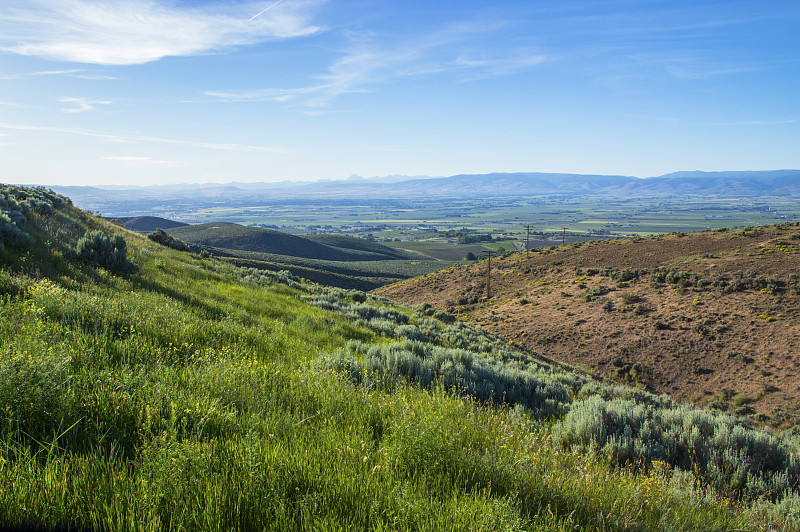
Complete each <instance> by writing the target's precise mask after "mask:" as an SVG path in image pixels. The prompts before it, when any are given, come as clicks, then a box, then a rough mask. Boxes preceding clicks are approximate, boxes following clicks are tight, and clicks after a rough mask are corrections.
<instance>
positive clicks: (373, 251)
mask: <svg viewBox="0 0 800 532" xmlns="http://www.w3.org/2000/svg"><path fill="white" fill-rule="evenodd" d="M168 232H169V233H170V235H172V236H173V237H175V238H178V239H179V240H181V241H183V242H186V243H188V244H192V245H197V246H201V247H203V248H204V249H206V250H208V251H210V252H212V253H214V254H215V255H216V256H218V257H220V258H221V259H223V260H226V261H228V262H230V263H232V264H235V265H238V266H242V267H246V268H257V269H261V270H270V271H280V270H288V271H290V272H291V273H292V274H293V275H298V276H300V277H303V278H305V279H308V280H310V281H313V282H317V283H321V284H325V285H329V286H338V287H341V288H355V289H359V290H371V289H373V288H376V287H378V286H383V285H385V284H389V283H394V282H397V281H400V280H402V279H408V278H409V277H415V276H417V275H422V274H425V273H429V272H431V271H435V270H438V269H441V268H443V267H447V266H450V265H452V264H453V263H454V262H455V261H446V260H436V259H434V258H432V257H427V256H424V255H420V254H417V253H413V252H408V251H404V250H399V249H393V248H390V247H387V246H383V245H381V244H379V243H377V242H371V241H369V240H366V239H363V238H355V237H350V236H344V235H307V236H306V237H300V236H295V235H290V234H287V233H281V232H279V231H273V230H271V229H262V228H258V227H245V226H242V225H238V224H232V223H224V222H217V223H210V224H202V225H190V226H185V227H178V228H174V229H170V230H169V231H168Z"/></svg>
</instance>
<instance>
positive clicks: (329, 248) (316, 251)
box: [168, 222, 408, 261]
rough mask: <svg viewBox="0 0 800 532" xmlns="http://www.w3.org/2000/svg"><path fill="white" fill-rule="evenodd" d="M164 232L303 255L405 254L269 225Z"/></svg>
mask: <svg viewBox="0 0 800 532" xmlns="http://www.w3.org/2000/svg"><path fill="white" fill-rule="evenodd" d="M168 232H169V234H171V235H172V236H174V237H175V238H178V239H180V240H183V241H184V242H187V243H189V244H198V245H201V246H207V247H214V248H220V249H227V250H237V251H250V252H255V253H269V254H272V255H285V256H290V257H298V258H303V259H316V260H329V261H371V260H393V259H401V258H402V259H407V258H408V254H403V253H401V252H398V251H396V250H394V249H392V248H388V247H385V246H381V245H380V244H376V243H366V241H364V242H361V241H360V239H356V238H352V237H349V238H348V237H333V238H326V237H324V236H323V237H321V238H320V237H316V238H304V237H300V236H295V235H290V234H288V233H281V232H280V231H274V230H272V229H263V228H260V227H245V226H243V225H239V224H234V223H228V222H214V223H207V224H199V225H187V226H183V227H176V228H171V229H169V231H168Z"/></svg>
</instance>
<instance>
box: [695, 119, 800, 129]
mask: <svg viewBox="0 0 800 532" xmlns="http://www.w3.org/2000/svg"><path fill="white" fill-rule="evenodd" d="M797 123H798V121H797V120H745V121H742V122H707V123H704V124H699V125H701V126H712V127H747V126H783V125H787V124H797Z"/></svg>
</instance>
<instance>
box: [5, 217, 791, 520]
mask: <svg viewBox="0 0 800 532" xmlns="http://www.w3.org/2000/svg"><path fill="white" fill-rule="evenodd" d="M60 216H61V217H60V218H58V219H55V218H45V217H42V218H39V217H34V216H31V217H30V224H29V229H30V231H31V234H33V235H34V236H35V238H36V239H37V244H36V245H35V246H34V247H32V248H30V249H27V250H25V249H11V248H9V251H8V252H7V253H6V255H4V257H3V258H2V269H0V528H2V527H4V526H12V527H26V526H37V527H44V528H54V527H65V526H70V525H71V526H75V527H79V528H81V529H92V530H115V531H116V530H154V531H155V530H232V529H233V530H265V529H269V530H563V531H567V530H576V529H579V530H748V529H754V530H755V529H764V528H769V529H774V530H778V529H785V527H789V526H794V525H791V523H788V522H787V521H785V520H783V518H779V517H775V514H777V513H778V512H777V511H776V510H775V507H774V505H769V504H766V503H763V504H750V503H749V502H744V503H741V504H739V503H731V501H730V500H728V499H725V498H722V497H719V496H717V495H715V494H714V493H713V492H710V491H708V490H706V489H704V488H703V487H702V486H700V485H697V484H696V483H695V479H694V478H693V477H690V478H688V479H686V480H685V481H682V479H683V478H684V477H682V476H680V475H677V474H674V473H673V472H672V471H671V470H669V468H658V467H652V468H647V469H644V468H641V467H636V466H635V465H631V466H622V467H620V466H617V465H615V463H614V462H613V461H612V460H611V459H610V458H609V457H608V456H606V455H605V454H604V453H602V452H593V451H590V452H587V453H581V452H578V451H565V450H564V449H562V447H561V446H560V445H557V444H556V443H554V440H553V437H552V428H551V423H553V421H547V420H543V419H536V418H535V417H534V416H533V415H532V414H531V413H530V412H529V411H527V410H526V409H524V408H517V407H513V405H507V404H503V403H502V401H501V402H499V403H498V402H488V403H481V402H478V401H477V400H475V399H472V398H470V397H469V396H466V395H464V394H462V393H459V391H458V390H457V389H453V388H445V387H444V386H442V385H436V384H435V383H434V384H433V385H431V386H427V387H422V386H420V385H416V384H414V383H413V381H407V380H404V379H403V378H402V377H398V378H397V379H392V380H386V381H380V380H377V381H376V380H372V381H370V382H369V383H366V382H362V383H360V384H359V383H353V382H351V381H350V380H349V379H348V378H346V377H345V376H344V375H340V374H339V373H337V372H334V371H331V370H328V369H325V368H324V367H323V366H321V365H320V364H319V363H318V361H319V360H320V357H323V356H324V354H325V353H334V352H337V351H339V350H343V349H347V346H348V342H350V341H353V340H355V341H358V342H360V343H362V344H365V345H367V346H369V345H370V344H374V346H376V347H377V346H387V345H388V344H391V343H392V342H393V341H394V340H393V339H392V337H391V336H383V335H381V334H379V333H378V332H376V330H375V329H373V328H370V327H369V323H364V322H363V320H356V319H352V318H348V317H346V316H345V314H343V313H341V312H337V311H333V310H326V309H323V308H320V307H319V306H312V305H310V304H309V301H310V300H311V299H310V298H311V296H312V295H313V294H315V293H318V294H319V293H321V294H325V293H330V292H328V291H324V290H318V289H315V288H312V287H307V288H304V289H299V290H298V289H293V288H289V287H287V286H284V285H280V284H270V283H269V282H266V283H260V282H255V281H253V282H248V281H247V280H245V279H243V276H242V275H241V274H240V272H238V271H237V270H236V269H235V268H234V267H232V266H230V265H227V264H225V263H221V262H219V261H216V260H213V259H202V258H200V257H197V256H195V255H191V254H188V253H184V252H178V251H174V250H170V249H166V248H163V247H161V246H158V245H157V244H155V243H154V242H151V241H149V240H147V239H145V238H143V237H141V236H139V235H135V234H133V233H129V232H124V231H122V230H120V229H119V228H115V227H114V226H112V225H110V224H106V223H104V222H102V221H100V220H97V219H95V218H93V217H86V216H85V215H84V214H82V213H80V212H79V211H77V210H75V209H72V208H70V209H67V210H66V211H64V214H63V215H60ZM71 220H72V221H80V223H81V224H84V225H85V226H86V227H87V228H90V229H95V228H99V229H104V230H106V231H107V232H109V233H111V232H114V231H117V232H119V233H120V234H124V236H125V238H126V240H127V242H128V251H129V256H130V257H131V258H132V259H133V260H134V261H135V262H136V264H137V265H138V266H139V271H138V272H137V273H135V274H131V275H129V276H127V277H123V276H118V275H113V274H111V273H109V272H107V271H105V270H102V269H94V268H92V267H91V266H88V265H85V264H82V263H80V262H78V261H77V260H76V259H73V258H70V257H69V256H68V255H69V253H68V252H67V250H68V249H69V246H70V245H72V246H74V244H75V243H76V242H77V238H79V236H80V234H79V233H80V231H79V230H78V229H77V228H76V227H74V226H72V225H70V223H69V222H70V221H71ZM45 228H47V229H46V230H45ZM70 228H71V229H70ZM53 234H58V235H61V236H59V237H58V238H55V237H53V236H52V235H53ZM46 242H49V244H46ZM309 290H310V291H311V292H312V293H311V294H309V293H308V291H309ZM333 293H334V294H338V295H336V297H338V298H340V299H341V298H347V297H352V298H353V301H358V300H361V301H364V299H366V297H365V296H364V295H363V294H359V293H355V292H354V293H349V292H341V291H340V292H333ZM364 304H370V305H373V306H375V305H377V307H379V308H380V309H385V310H384V311H382V312H384V314H386V315H388V316H392V315H395V316H399V314H397V312H399V313H400V314H405V315H407V316H408V319H409V320H410V321H409V323H410V324H416V325H415V326H418V327H423V328H424V327H426V326H427V327H429V328H430V330H431V331H434V330H437V331H442V334H444V331H445V330H446V328H445V325H444V322H440V321H439V320H437V319H436V318H434V317H433V316H430V315H429V314H432V313H427V314H426V313H420V312H414V311H412V310H410V309H403V308H400V309H399V310H397V311H391V312H390V310H388V309H390V307H391V305H390V304H389V302H386V301H381V300H375V299H369V300H367V301H366V302H365V303H364ZM375 312H378V311H375ZM392 312H394V313H395V314H392ZM443 318H445V319H446V320H449V318H448V317H446V316H443ZM431 334H432V333H431ZM463 334H466V332H464V333H463ZM470 334H471V335H473V336H474V341H475V342H483V345H486V346H487V349H490V350H491V349H493V348H492V347H491V346H492V345H495V344H493V343H492V342H493V341H494V340H491V339H490V338H488V337H484V336H482V333H479V332H472V333H470ZM472 341H473V340H470V342H472ZM351 343H352V342H351ZM498 349H499V347H498ZM498 352H500V351H498ZM502 352H503V353H505V351H502ZM476 356H478V355H476ZM508 356H511V355H508ZM515 356H517V355H515ZM514 360H517V359H514ZM514 360H512V359H509V361H508V363H509V364H511V365H514V364H518V363H519V361H521V360H523V359H522V358H519V359H518V361H517V362H514ZM515 367H516V366H515ZM559 378H560V377H559ZM784 513H788V510H787V511H786V512H784Z"/></svg>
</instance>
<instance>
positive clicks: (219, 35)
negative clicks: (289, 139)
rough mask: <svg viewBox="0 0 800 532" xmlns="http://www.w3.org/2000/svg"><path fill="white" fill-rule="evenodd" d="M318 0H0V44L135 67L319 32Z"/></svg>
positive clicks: (24, 51) (46, 55)
mask: <svg viewBox="0 0 800 532" xmlns="http://www.w3.org/2000/svg"><path fill="white" fill-rule="evenodd" d="M316 1H317V0H302V1H293V2H292V1H283V2H281V3H280V5H274V6H273V8H272V9H269V10H267V11H265V12H264V13H262V14H261V15H260V16H258V17H255V18H252V19H251V20H248V18H249V17H252V15H253V14H254V13H257V12H258V11H260V10H262V9H264V4H265V2H255V1H252V0H248V1H244V2H237V3H233V4H231V3H225V4H224V9H223V8H218V10H217V11H212V10H210V9H209V7H208V6H204V7H203V8H201V7H192V8H180V7H177V6H176V5H175V4H174V2H168V1H166V0H3V9H2V11H0V35H1V36H2V37H0V50H5V51H10V52H13V53H17V54H22V55H32V56H38V57H44V58H46V59H55V60H60V61H71V62H77V63H93V64H102V65H133V64H140V63H147V62H150V61H156V60H158V59H161V58H163V57H166V56H181V55H196V54H203V53H209V52H213V51H219V50H224V49H226V48H230V47H232V46H240V45H250V44H256V43H259V42H265V41H269V40H277V39H287V38H291V37H299V36H304V35H310V34H313V33H316V32H318V31H320V28H319V27H317V26H314V25H311V24H310V23H309V21H308V18H309V16H308V14H307V12H308V10H309V7H310V6H313V5H314V3H315V2H316Z"/></svg>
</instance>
